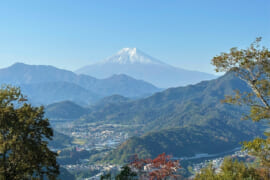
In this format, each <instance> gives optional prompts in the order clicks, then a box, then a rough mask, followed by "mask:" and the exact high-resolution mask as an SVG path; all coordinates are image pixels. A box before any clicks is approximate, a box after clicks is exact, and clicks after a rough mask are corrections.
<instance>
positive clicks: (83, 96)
mask: <svg viewBox="0 0 270 180" xmlns="http://www.w3.org/2000/svg"><path fill="white" fill-rule="evenodd" d="M18 86H20V87H21V90H22V93H23V94H25V95H27V99H28V100H29V101H30V102H31V103H33V104H34V105H46V104H51V103H56V102H59V101H66V100H68V101H74V102H76V103H78V104H82V105H87V104H89V103H94V102H96V101H97V100H98V99H99V98H101V97H102V96H101V95H98V94H96V93H93V92H91V91H90V90H87V89H85V88H83V87H81V86H79V85H76V84H74V83H69V82H64V81H59V82H43V83H34V84H18Z"/></svg>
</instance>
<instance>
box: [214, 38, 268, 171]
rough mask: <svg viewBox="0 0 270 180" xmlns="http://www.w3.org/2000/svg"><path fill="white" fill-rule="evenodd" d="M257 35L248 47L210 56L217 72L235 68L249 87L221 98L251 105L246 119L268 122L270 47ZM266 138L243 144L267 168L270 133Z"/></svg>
mask: <svg viewBox="0 0 270 180" xmlns="http://www.w3.org/2000/svg"><path fill="white" fill-rule="evenodd" d="M260 41H261V38H257V39H256V41H255V42H254V43H252V44H251V45H250V47H249V48H247V49H241V50H238V49H237V48H232V49H231V51H230V52H229V53H221V54H220V55H219V56H216V57H214V58H213V59H212V63H213V65H215V66H216V71H217V72H224V71H225V72H228V71H232V72H234V73H235V74H236V75H237V76H238V77H239V78H240V79H242V80H243V81H244V82H245V83H246V84H247V85H248V86H249V87H250V88H251V90H252V91H251V92H240V91H236V93H235V95H234V96H227V97H226V99H225V101H224V102H227V103H232V104H238V105H245V106H249V107H250V113H249V114H248V115H246V116H245V118H246V119H251V120H253V121H256V122H257V121H261V120H266V121H267V122H268V123H270V121H269V120H270V104H269V100H270V51H269V50H268V49H267V48H265V47H261V46H260ZM266 135H267V139H266V140H265V139H261V138H256V139H255V140H253V141H250V142H244V143H243V144H244V148H245V149H246V150H249V152H250V153H251V154H252V155H255V156H256V157H258V158H259V159H260V160H261V165H262V167H267V168H270V158H269V157H270V151H269V150H270V149H269V147H270V145H269V142H270V139H269V138H270V136H269V133H266Z"/></svg>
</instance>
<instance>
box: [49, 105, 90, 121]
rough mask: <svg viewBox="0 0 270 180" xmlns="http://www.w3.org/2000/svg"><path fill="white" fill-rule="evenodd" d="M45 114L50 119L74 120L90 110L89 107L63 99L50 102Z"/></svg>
mask: <svg viewBox="0 0 270 180" xmlns="http://www.w3.org/2000/svg"><path fill="white" fill-rule="evenodd" d="M45 112H46V113H45V116H46V117H48V118H49V119H64V120H68V119H69V120H74V119H78V118H80V117H81V116H82V115H84V114H87V113H89V112H90V110H89V109H87V108H84V107H82V106H79V105H78V104H76V103H74V102H72V101H62V102H58V103H53V104H49V105H48V106H46V108H45Z"/></svg>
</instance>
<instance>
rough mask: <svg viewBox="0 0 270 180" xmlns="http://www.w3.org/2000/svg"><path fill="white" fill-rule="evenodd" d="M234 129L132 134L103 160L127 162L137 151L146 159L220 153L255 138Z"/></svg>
mask: <svg viewBox="0 0 270 180" xmlns="http://www.w3.org/2000/svg"><path fill="white" fill-rule="evenodd" d="M252 137H253V134H250V135H247V134H246V133H242V132H241V131H238V130H237V129H236V128H234V129H226V127H225V128H224V129H221V128H218V129H217V128H215V127H211V126H207V127H205V126H193V127H182V128H171V129H166V130H161V131H156V132H151V133H147V134H145V135H143V136H141V137H132V138H130V139H129V140H128V141H126V142H125V143H123V144H122V145H120V146H119V147H118V148H117V149H115V150H113V151H112V152H111V153H109V154H108V155H107V156H106V157H105V158H104V159H103V160H104V161H109V162H113V163H126V162H127V161H128V160H129V159H130V157H131V156H132V155H134V154H137V155H139V156H140V157H142V158H154V157H156V156H157V155H159V154H161V153H163V152H166V154H170V155H173V156H174V157H186V156H194V155H195V154H199V153H209V154H213V153H220V152H224V151H227V150H231V149H233V148H236V147H239V146H240V144H239V142H240V141H241V140H243V139H246V140H248V139H249V138H252Z"/></svg>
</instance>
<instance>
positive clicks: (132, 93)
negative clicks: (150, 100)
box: [0, 63, 160, 104]
mask: <svg viewBox="0 0 270 180" xmlns="http://www.w3.org/2000/svg"><path fill="white" fill-rule="evenodd" d="M3 83H6V84H13V85H18V86H22V89H23V92H24V93H25V94H27V95H28V97H29V99H31V100H32V101H34V102H35V103H42V104H50V103H54V102H57V101H64V100H71V101H74V102H76V103H82V104H91V103H94V102H96V101H97V100H98V99H100V98H102V97H105V96H110V95H114V94H119V95H123V96H126V97H143V96H146V95H151V94H153V93H155V92H157V91H160V89H158V88H156V87H155V86H153V85H152V84H149V83H147V82H145V81H141V80H136V79H134V78H132V77H129V76H126V75H114V76H112V77H109V78H106V79H96V78H93V77H91V76H87V75H77V74H75V73H73V72H71V71H67V70H63V69H58V68H55V67H53V66H44V65H26V64H23V63H16V64H14V65H12V66H10V67H8V68H4V69H0V84H3Z"/></svg>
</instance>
